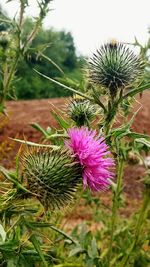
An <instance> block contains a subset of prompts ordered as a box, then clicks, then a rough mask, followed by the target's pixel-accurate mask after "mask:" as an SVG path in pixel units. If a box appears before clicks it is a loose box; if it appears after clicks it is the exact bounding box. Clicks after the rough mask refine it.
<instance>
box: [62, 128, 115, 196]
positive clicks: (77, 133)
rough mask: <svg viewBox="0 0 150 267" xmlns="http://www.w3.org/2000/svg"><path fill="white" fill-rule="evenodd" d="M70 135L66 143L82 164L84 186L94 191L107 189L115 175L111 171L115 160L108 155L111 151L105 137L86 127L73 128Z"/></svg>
mask: <svg viewBox="0 0 150 267" xmlns="http://www.w3.org/2000/svg"><path fill="white" fill-rule="evenodd" d="M68 135H69V138H70V139H69V140H67V141H66V142H65V145H66V147H67V148H69V149H70V151H71V153H72V154H73V155H74V156H75V157H76V159H77V161H79V163H80V164H81V166H82V169H83V171H82V175H83V186H84V188H86V187H88V186H89V187H90V188H91V190H92V191H99V190H105V189H107V188H108V187H109V186H110V183H111V182H110V180H111V179H112V178H113V176H114V174H113V172H111V171H110V168H112V167H114V161H113V159H112V158H110V157H108V155H109V154H110V152H109V150H108V146H107V145H106V143H105V140H104V138H103V137H99V136H96V131H95V130H88V129H87V128H85V127H81V128H71V129H69V130H68Z"/></svg>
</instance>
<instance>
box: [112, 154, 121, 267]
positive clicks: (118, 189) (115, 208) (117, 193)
mask: <svg viewBox="0 0 150 267" xmlns="http://www.w3.org/2000/svg"><path fill="white" fill-rule="evenodd" d="M123 169H124V160H123V158H121V159H118V174H117V187H116V190H115V192H114V197H113V207H112V217H111V233H110V244H109V253H108V255H109V264H110V261H111V256H112V246H113V240H114V231H115V226H116V221H117V211H118V207H119V198H120V193H121V189H122V177H123ZM109 266H110V265H109Z"/></svg>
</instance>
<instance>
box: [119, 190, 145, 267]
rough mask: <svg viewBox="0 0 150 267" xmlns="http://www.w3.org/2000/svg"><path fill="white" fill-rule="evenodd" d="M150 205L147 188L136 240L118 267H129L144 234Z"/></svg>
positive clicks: (136, 228)
mask: <svg viewBox="0 0 150 267" xmlns="http://www.w3.org/2000/svg"><path fill="white" fill-rule="evenodd" d="M149 203H150V189H149V188H146V190H145V195H144V200H143V205H142V208H141V211H140V214H139V218H138V221H137V224H136V227H135V236H134V240H133V242H132V244H131V246H130V247H129V249H128V251H127V253H126V255H125V256H124V258H123V259H122V261H121V263H120V265H119V266H118V267H126V266H127V264H128V261H129V259H130V255H131V253H132V252H133V251H134V249H135V248H136V246H137V245H138V243H139V241H140V235H141V232H142V228H143V224H144V222H145V220H146V217H147V211H148V206H149Z"/></svg>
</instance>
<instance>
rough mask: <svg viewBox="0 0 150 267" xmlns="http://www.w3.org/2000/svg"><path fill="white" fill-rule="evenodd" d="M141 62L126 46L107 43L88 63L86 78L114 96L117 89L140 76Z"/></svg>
mask: <svg viewBox="0 0 150 267" xmlns="http://www.w3.org/2000/svg"><path fill="white" fill-rule="evenodd" d="M142 69H143V62H142V61H141V59H140V58H139V57H138V56H136V55H135V54H134V53H133V51H131V50H130V49H129V47H128V46H126V45H124V44H122V43H117V42H112V43H107V44H105V45H103V46H101V48H100V49H99V50H97V52H96V53H95V54H93V57H92V58H91V59H90V61H89V67H88V76H89V79H90V81H91V82H93V83H95V84H97V85H101V86H103V87H105V88H106V89H109V91H110V94H111V96H112V97H113V96H115V95H116V93H117V90H118V88H124V87H125V86H127V85H129V84H131V83H132V82H134V81H135V79H136V78H137V76H139V74H141V71H142Z"/></svg>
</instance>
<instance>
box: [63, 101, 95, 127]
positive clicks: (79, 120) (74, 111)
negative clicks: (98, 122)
mask: <svg viewBox="0 0 150 267" xmlns="http://www.w3.org/2000/svg"><path fill="white" fill-rule="evenodd" d="M95 112H96V108H95V106H94V105H93V104H92V103H91V102H90V101H89V100H87V99H80V98H79V99H78V98H77V99H74V100H72V101H71V102H70V103H69V105H68V115H69V116H70V118H71V119H72V120H73V121H74V122H75V123H76V125H77V126H78V127H81V126H84V125H85V126H88V124H89V122H91V120H92V119H93V118H94V115H95Z"/></svg>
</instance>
